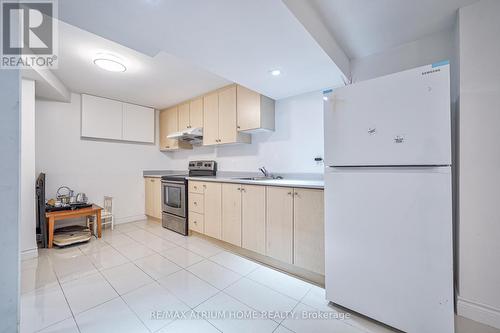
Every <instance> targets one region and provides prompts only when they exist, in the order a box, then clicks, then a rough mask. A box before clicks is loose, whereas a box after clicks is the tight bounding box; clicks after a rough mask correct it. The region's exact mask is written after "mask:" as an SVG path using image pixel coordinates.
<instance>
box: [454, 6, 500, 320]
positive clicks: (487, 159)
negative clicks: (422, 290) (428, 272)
mask: <svg viewBox="0 0 500 333" xmlns="http://www.w3.org/2000/svg"><path fill="white" fill-rule="evenodd" d="M499 16H500V1H498V0H482V1H480V2H478V3H476V4H474V5H471V6H467V7H464V8H462V9H460V17H459V24H460V26H459V31H460V40H459V43H460V171H459V174H460V194H459V197H460V205H459V209H460V215H459V235H460V238H459V270H460V275H459V302H458V307H457V310H458V313H459V314H460V315H463V316H465V317H468V318H471V319H474V320H476V321H481V322H483V323H486V324H489V325H491V326H495V327H497V328H500V205H499V203H500V148H499V147H500V131H499V128H500V37H499V36H500V20H499Z"/></svg>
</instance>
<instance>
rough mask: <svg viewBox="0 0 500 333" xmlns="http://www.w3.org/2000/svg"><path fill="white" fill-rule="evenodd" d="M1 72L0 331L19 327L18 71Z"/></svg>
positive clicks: (19, 87) (13, 330) (19, 89)
mask: <svg viewBox="0 0 500 333" xmlns="http://www.w3.org/2000/svg"><path fill="white" fill-rule="evenodd" d="M0 71H1V75H0V156H1V160H0V175H1V176H0V212H2V217H1V218H0V230H1V232H0V267H1V268H2V271H1V273H0V332H18V330H19V276H20V274H19V229H20V228H19V208H20V203H19V186H20V184H19V162H20V156H19V146H20V133H19V129H20V119H19V118H20V117H19V112H20V110H19V109H20V106H19V103H20V94H21V82H20V75H19V70H15V69H8V70H7V69H2V70H0Z"/></svg>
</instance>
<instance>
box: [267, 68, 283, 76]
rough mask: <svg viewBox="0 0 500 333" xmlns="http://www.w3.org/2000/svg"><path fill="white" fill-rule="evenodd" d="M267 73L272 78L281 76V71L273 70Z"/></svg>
mask: <svg viewBox="0 0 500 333" xmlns="http://www.w3.org/2000/svg"><path fill="white" fill-rule="evenodd" d="M269 73H271V75H272V76H278V75H280V74H281V71H280V70H279V69H273V70H270V71H269Z"/></svg>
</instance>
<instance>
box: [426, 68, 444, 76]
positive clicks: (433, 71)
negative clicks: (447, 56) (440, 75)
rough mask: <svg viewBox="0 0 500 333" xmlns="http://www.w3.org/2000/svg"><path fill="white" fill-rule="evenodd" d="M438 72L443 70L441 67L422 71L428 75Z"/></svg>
mask: <svg viewBox="0 0 500 333" xmlns="http://www.w3.org/2000/svg"><path fill="white" fill-rule="evenodd" d="M436 72H441V70H440V69H439V68H435V69H433V70H430V71H427V72H422V75H428V74H432V73H436Z"/></svg>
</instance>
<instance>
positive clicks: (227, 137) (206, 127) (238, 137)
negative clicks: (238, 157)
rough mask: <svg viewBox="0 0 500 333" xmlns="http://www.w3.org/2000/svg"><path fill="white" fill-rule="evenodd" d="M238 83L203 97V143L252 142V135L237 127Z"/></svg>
mask: <svg viewBox="0 0 500 333" xmlns="http://www.w3.org/2000/svg"><path fill="white" fill-rule="evenodd" d="M236 117H237V115H236V85H231V86H228V87H224V88H222V89H220V90H218V91H216V92H213V93H210V94H208V95H205V96H204V98H203V145H218V144H228V143H250V142H251V136H250V135H249V134H246V133H240V132H238V130H237V128H236Z"/></svg>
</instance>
